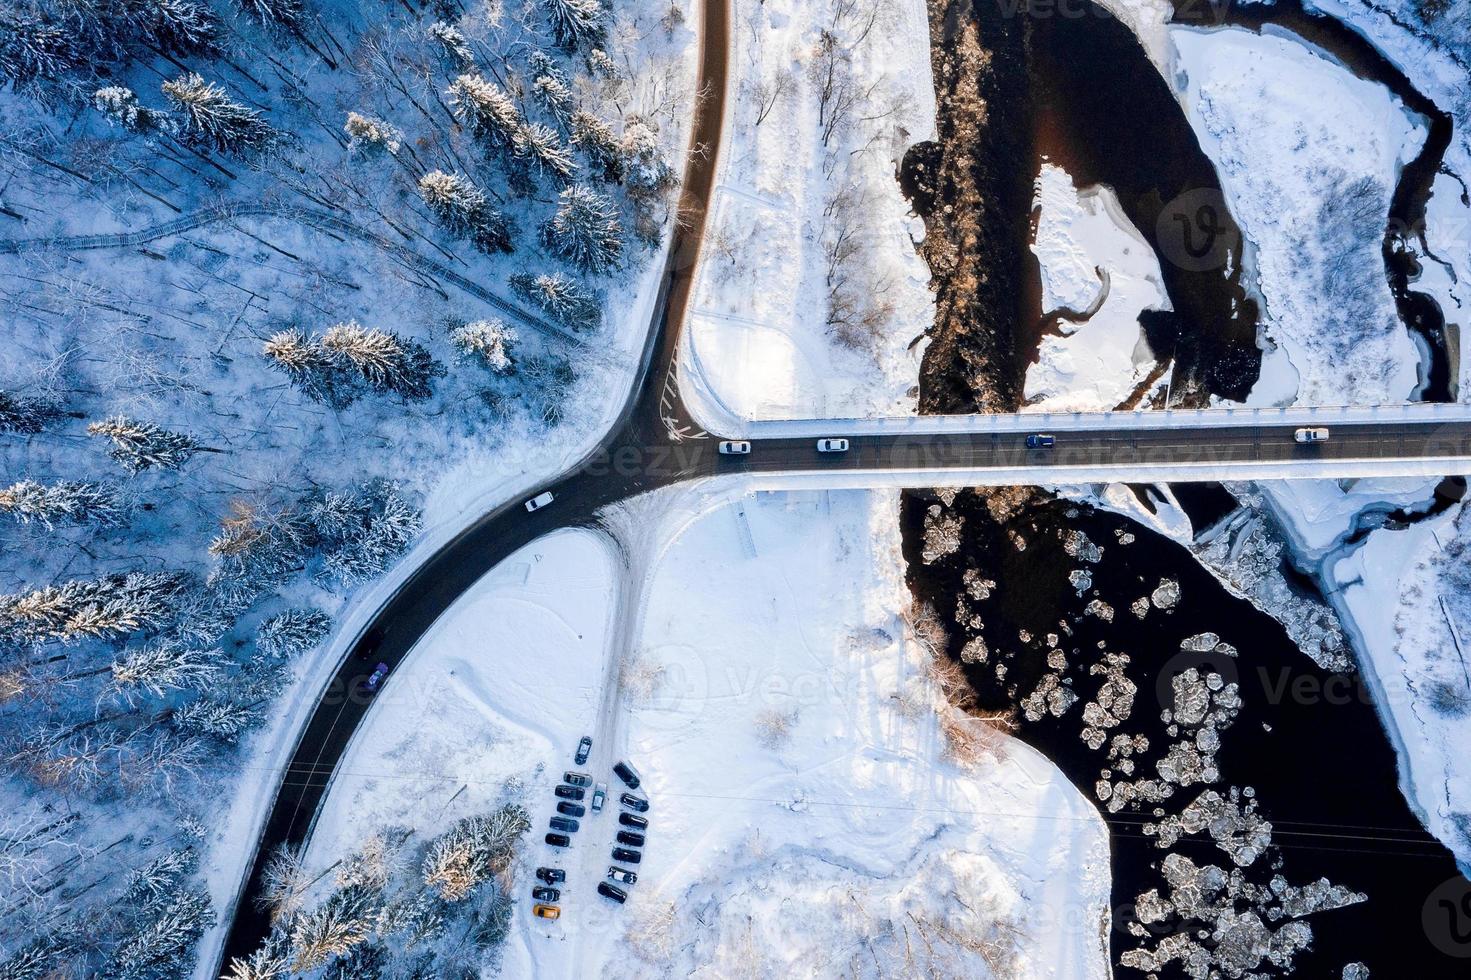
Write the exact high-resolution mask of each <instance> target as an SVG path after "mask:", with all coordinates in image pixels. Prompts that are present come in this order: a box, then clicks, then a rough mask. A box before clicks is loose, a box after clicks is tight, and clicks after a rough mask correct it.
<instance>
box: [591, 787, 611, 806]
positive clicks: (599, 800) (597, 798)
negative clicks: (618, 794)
mask: <svg viewBox="0 0 1471 980" xmlns="http://www.w3.org/2000/svg"><path fill="white" fill-rule="evenodd" d="M607 798H608V784H607V783H598V785H597V786H596V787H595V788H594V789H593V791H592V812H593V813H601V812H602V811H603V801H604V800H606V799H607Z"/></svg>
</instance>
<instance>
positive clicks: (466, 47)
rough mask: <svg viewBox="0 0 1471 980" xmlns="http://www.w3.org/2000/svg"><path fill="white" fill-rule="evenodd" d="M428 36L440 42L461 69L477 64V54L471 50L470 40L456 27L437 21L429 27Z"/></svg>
mask: <svg viewBox="0 0 1471 980" xmlns="http://www.w3.org/2000/svg"><path fill="white" fill-rule="evenodd" d="M428 34H429V36H430V37H431V38H433V39H434V40H435V41H436V42H438V44H439V46H440V48H442V49H443V50H444V53H445V55H446V56H447V57H448V58H449V60H450V62H451V63H452V64H454V65H456V66H457V67H459V68H468V67H470V66H471V65H473V64H474V63H475V52H474V51H472V50H470V39H469V38H467V37H465V32H464V31H462V30H460V29H459V28H458V27H456V26H455V25H453V24H450V23H446V22H445V21H442V20H437V21H435V22H434V23H432V24H430V25H429V30H428Z"/></svg>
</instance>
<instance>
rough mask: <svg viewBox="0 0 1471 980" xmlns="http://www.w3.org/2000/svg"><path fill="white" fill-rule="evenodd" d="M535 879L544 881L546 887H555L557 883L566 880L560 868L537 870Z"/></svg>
mask: <svg viewBox="0 0 1471 980" xmlns="http://www.w3.org/2000/svg"><path fill="white" fill-rule="evenodd" d="M536 877H537V880H538V881H544V882H546V883H547V884H548V885H555V884H556V883H557V882H559V881H566V880H567V872H565V871H563V870H562V869H561V868H537V869H536Z"/></svg>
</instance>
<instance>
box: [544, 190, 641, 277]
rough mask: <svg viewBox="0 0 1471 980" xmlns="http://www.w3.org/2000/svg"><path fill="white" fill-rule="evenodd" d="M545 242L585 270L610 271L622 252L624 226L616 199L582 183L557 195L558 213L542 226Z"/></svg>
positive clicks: (595, 271)
mask: <svg viewBox="0 0 1471 980" xmlns="http://www.w3.org/2000/svg"><path fill="white" fill-rule="evenodd" d="M541 237H542V243H543V244H544V245H546V247H547V248H548V249H549V250H550V251H551V252H552V253H553V254H555V255H557V256H558V257H559V258H563V259H566V260H567V261H568V262H571V263H572V264H573V265H575V266H577V268H579V269H581V270H582V271H583V272H592V273H604V272H611V271H612V270H613V269H614V268H616V267H617V265H618V257H619V255H621V254H622V252H623V228H622V226H621V225H620V224H619V223H618V210H617V208H615V207H614V206H613V202H612V201H610V200H609V199H608V198H606V197H604V196H603V195H602V194H599V193H598V192H597V191H595V190H593V189H592V188H590V187H587V186H585V185H582V184H575V185H573V186H572V187H569V188H567V189H566V190H564V191H563V192H562V193H561V194H560V195H559V196H558V198H557V213H556V214H554V215H552V217H551V220H550V221H548V222H547V223H546V224H545V225H544V226H543V227H542V233H541Z"/></svg>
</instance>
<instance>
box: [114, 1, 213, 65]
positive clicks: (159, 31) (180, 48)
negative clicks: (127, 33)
mask: <svg viewBox="0 0 1471 980" xmlns="http://www.w3.org/2000/svg"><path fill="white" fill-rule="evenodd" d="M133 18H134V20H135V22H136V23H137V24H138V28H139V34H140V35H141V36H143V37H146V38H148V39H149V41H151V42H152V43H153V45H154V46H156V47H158V48H160V49H162V50H163V51H166V52H168V53H170V54H179V55H183V54H205V53H209V52H212V51H215V50H216V49H217V48H218V46H219V32H220V24H219V21H218V20H217V19H216V18H215V15H214V11H212V10H211V9H210V8H209V7H207V6H205V5H204V4H202V3H196V2H194V0H141V2H139V3H136V4H135V5H134V6H133Z"/></svg>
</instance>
